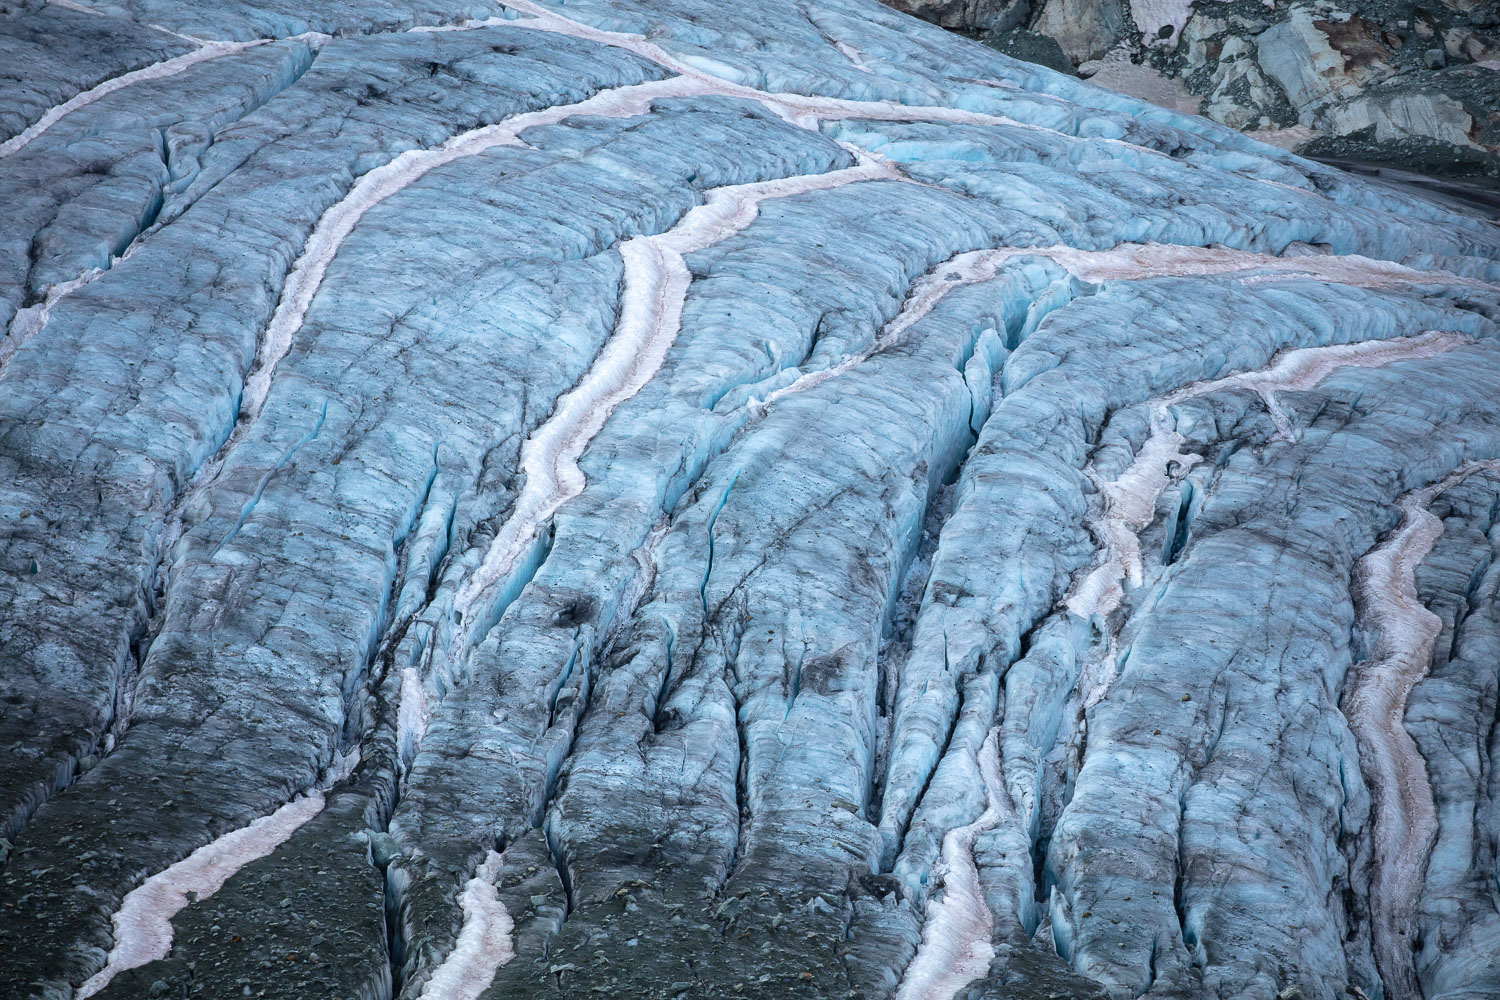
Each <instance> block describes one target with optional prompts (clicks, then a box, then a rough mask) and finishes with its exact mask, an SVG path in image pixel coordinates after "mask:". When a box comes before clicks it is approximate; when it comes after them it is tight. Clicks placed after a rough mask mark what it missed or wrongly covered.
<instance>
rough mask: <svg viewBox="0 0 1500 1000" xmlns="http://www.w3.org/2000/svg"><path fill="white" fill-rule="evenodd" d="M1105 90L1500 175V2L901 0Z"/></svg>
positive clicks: (1332, 148)
mask: <svg viewBox="0 0 1500 1000" xmlns="http://www.w3.org/2000/svg"><path fill="white" fill-rule="evenodd" d="M890 2H891V3H892V5H893V6H896V7H898V8H899V9H902V10H906V11H908V12H909V13H913V14H916V15H917V16H919V17H924V18H927V19H928V20H931V21H934V22H936V23H938V24H941V25H943V26H944V27H948V28H954V29H960V30H966V31H970V32H975V33H978V34H979V35H980V36H981V37H983V38H985V39H986V40H987V41H990V42H991V43H992V44H994V45H996V46H997V47H999V48H1001V49H1002V51H1005V52H1007V53H1009V54H1012V55H1019V56H1021V57H1022V58H1032V59H1034V60H1036V61H1042V62H1046V61H1047V60H1046V59H1045V58H1040V59H1039V58H1038V57H1037V53H1038V52H1039V51H1042V50H1039V49H1038V47H1037V46H1036V45H1035V44H1028V45H1025V46H1022V45H1020V44H1019V42H1020V41H1021V40H1023V38H1024V33H1035V34H1040V35H1043V36H1045V37H1047V38H1049V39H1053V40H1055V41H1056V42H1057V44H1058V46H1059V47H1060V48H1061V51H1062V53H1063V54H1064V55H1065V56H1066V57H1067V59H1068V61H1069V62H1070V63H1071V64H1072V66H1074V67H1076V69H1077V72H1078V73H1079V74H1080V75H1082V76H1085V77H1089V78H1091V79H1093V80H1094V82H1096V83H1099V84H1100V85H1102V86H1106V87H1110V88H1112V89H1115V90H1119V91H1122V92H1124V93H1128V94H1132V95H1133V96H1137V97H1142V98H1144V99H1146V100H1150V101H1152V102H1154V103H1158V104H1163V105H1164V106H1167V107H1172V108H1174V109H1177V110H1196V111H1198V112H1200V113H1202V114H1204V115H1206V116H1207V117H1209V118H1212V119H1213V120H1215V121H1218V122H1221V123H1223V124H1225V125H1229V126H1231V127H1233V128H1238V129H1242V130H1246V131H1250V132H1254V133H1257V134H1258V135H1259V136H1260V137H1261V138H1264V139H1267V140H1268V141H1271V142H1275V143H1277V144H1279V145H1284V146H1287V147H1288V148H1296V149H1298V150H1299V151H1301V152H1304V153H1308V154H1311V155H1319V156H1325V157H1333V158H1348V159H1354V160H1366V161H1375V162H1384V163H1389V164H1392V165H1397V166H1403V167H1406V168H1407V169H1414V170H1418V171H1421V172H1424V173H1429V174H1437V175H1445V176H1452V177H1467V178H1476V179H1484V178H1489V179H1490V180H1491V181H1493V182H1497V183H1500V5H1496V4H1493V3H1484V2H1479V0H1439V2H1435V3H1433V4H1430V5H1425V6H1421V7H1418V6H1414V5H1412V4H1410V3H1395V2H1390V0H1293V2H1291V3H1269V2H1257V0H1132V2H1125V0H990V2H985V0H965V2H962V3H958V2H954V3H943V2H941V0H933V2H925V0H890Z"/></svg>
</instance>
